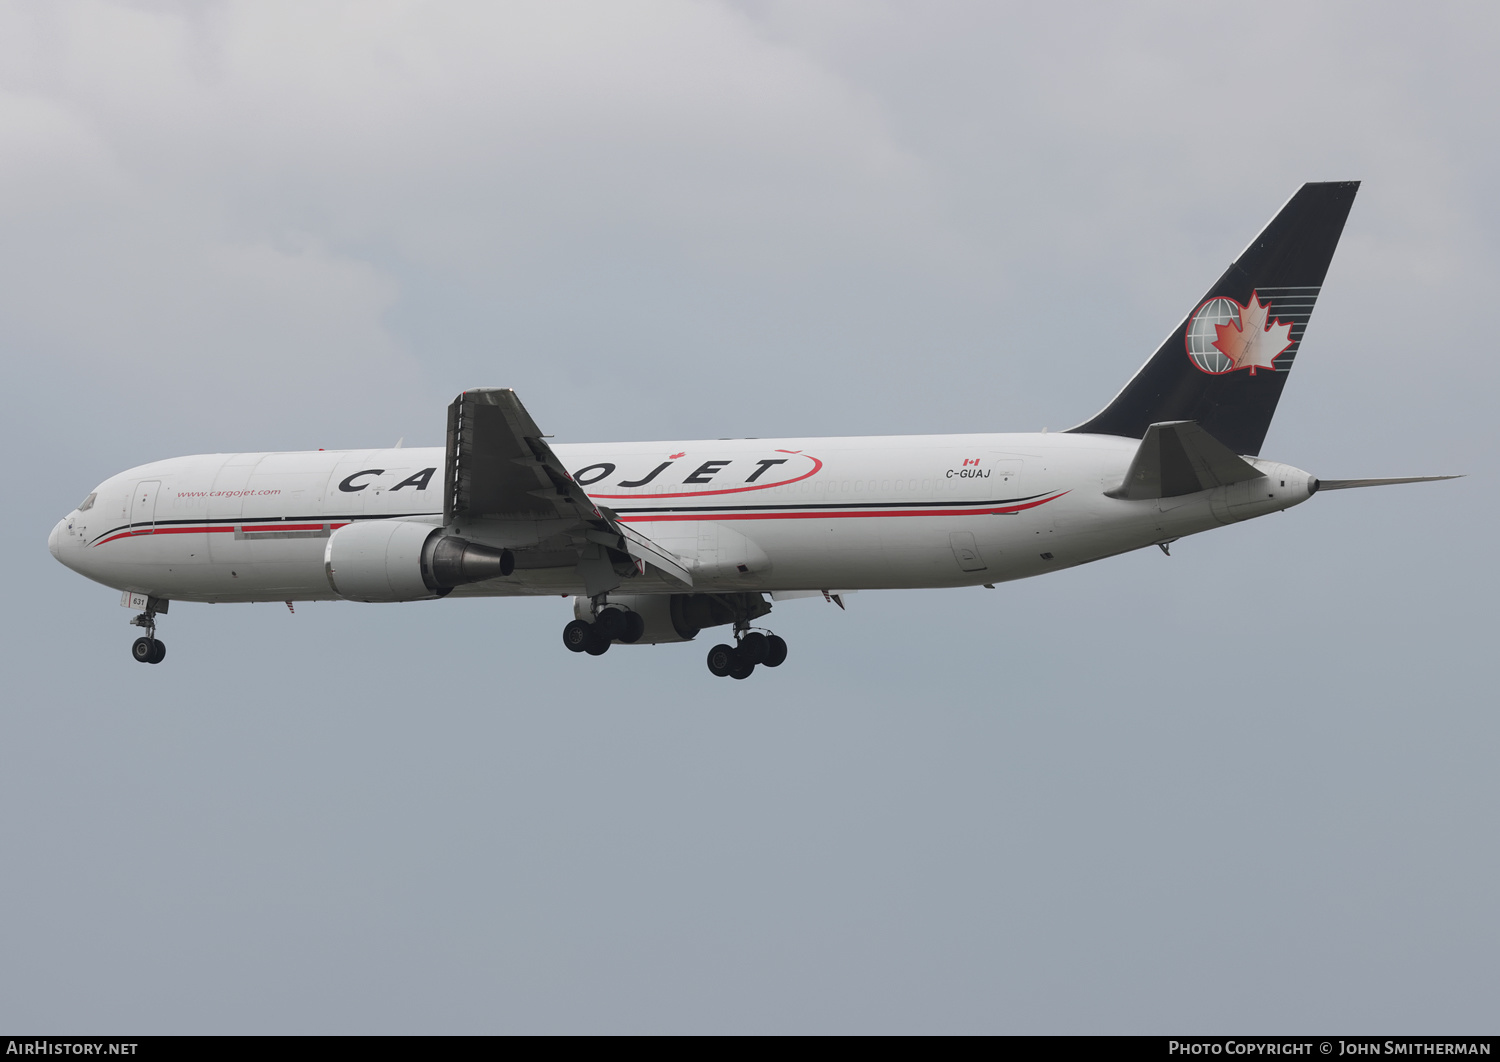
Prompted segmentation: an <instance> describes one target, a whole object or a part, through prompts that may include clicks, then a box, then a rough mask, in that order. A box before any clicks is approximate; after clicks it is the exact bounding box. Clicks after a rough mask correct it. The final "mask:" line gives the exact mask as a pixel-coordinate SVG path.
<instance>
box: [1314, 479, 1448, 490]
mask: <svg viewBox="0 0 1500 1062" xmlns="http://www.w3.org/2000/svg"><path fill="white" fill-rule="evenodd" d="M1463 478H1464V477H1463V476H1402V477H1400V478H1397V479H1317V480H1313V482H1314V483H1316V484H1317V486H1316V487H1315V488H1314V490H1348V489H1349V488H1350V487H1388V486H1390V485H1391V484H1392V483H1435V482H1437V481H1438V480H1440V479H1463Z"/></svg>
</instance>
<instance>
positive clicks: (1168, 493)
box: [1105, 420, 1265, 500]
mask: <svg viewBox="0 0 1500 1062" xmlns="http://www.w3.org/2000/svg"><path fill="white" fill-rule="evenodd" d="M1264 475H1265V473H1264V472H1261V471H1260V470H1259V469H1257V468H1256V467H1255V466H1254V465H1252V464H1250V462H1248V461H1246V460H1244V459H1243V458H1241V457H1240V456H1239V455H1237V454H1236V453H1235V452H1234V451H1233V450H1231V449H1229V447H1227V446H1225V445H1224V444H1223V443H1221V442H1219V440H1218V439H1215V438H1214V437H1213V436H1212V435H1210V434H1209V433H1208V432H1206V431H1204V430H1203V429H1202V428H1201V427H1199V426H1198V424H1197V423H1196V422H1194V421H1191V420H1172V421H1165V422H1163V423H1161V424H1153V425H1151V426H1150V427H1149V428H1147V429H1146V435H1145V438H1143V439H1142V440H1141V445H1140V448H1139V449H1137V450H1136V452H1135V457H1134V458H1132V459H1131V462H1130V469H1129V471H1127V472H1126V473H1125V482H1123V483H1121V484H1120V485H1119V486H1118V487H1116V488H1115V489H1114V490H1110V491H1105V494H1106V495H1108V496H1109V497H1111V498H1130V499H1132V500H1135V499H1142V498H1175V497H1177V496H1178V495H1181V494H1196V493H1197V492H1198V491H1200V490H1210V489H1212V488H1214V487H1224V486H1228V485H1229V484H1231V483H1239V482H1241V481H1242V480H1247V479H1258V478H1260V477H1262V476H1264Z"/></svg>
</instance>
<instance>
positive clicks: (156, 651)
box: [146, 641, 167, 664]
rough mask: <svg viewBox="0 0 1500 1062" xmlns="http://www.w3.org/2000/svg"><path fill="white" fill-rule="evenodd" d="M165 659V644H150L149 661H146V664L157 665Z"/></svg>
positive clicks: (156, 642)
mask: <svg viewBox="0 0 1500 1062" xmlns="http://www.w3.org/2000/svg"><path fill="white" fill-rule="evenodd" d="M166 658H167V643H166V642H162V641H153V642H152V643H151V659H150V660H147V661H146V663H148V664H159V663H161V662H162V661H163V660H165V659H166Z"/></svg>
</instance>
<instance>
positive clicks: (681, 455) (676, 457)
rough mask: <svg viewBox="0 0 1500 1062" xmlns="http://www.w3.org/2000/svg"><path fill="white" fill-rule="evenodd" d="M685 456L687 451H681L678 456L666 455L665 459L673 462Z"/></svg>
mask: <svg viewBox="0 0 1500 1062" xmlns="http://www.w3.org/2000/svg"><path fill="white" fill-rule="evenodd" d="M686 456H687V451H686V450H684V451H682V453H680V454H668V455H667V457H668V458H669V459H670V460H673V461H675V460H677V459H678V458H679V457H686Z"/></svg>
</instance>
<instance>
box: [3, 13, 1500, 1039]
mask: <svg viewBox="0 0 1500 1062" xmlns="http://www.w3.org/2000/svg"><path fill="white" fill-rule="evenodd" d="M1497 54H1500V14H1497V13H1496V9H1494V8H1493V7H1492V6H1489V5H1481V4H1444V3H1424V4H1421V5H1411V4H1395V3H1348V4H1309V3H1305V2H1303V3H1295V4H1291V3H1261V4H1256V5H1226V4H1209V3H1201V2H1199V3H1150V4H1134V5H1128V4H1068V3H1058V4H1048V5H1037V4H1024V5H1022V4H1018V5H1006V4H1000V3H945V2H933V0H924V2H922V3H914V2H913V3H887V2H879V0H860V2H857V3H855V2H848V3H840V2H831V0H830V2H810V0H804V2H801V3H780V2H774V0H765V2H744V3H737V4H734V3H714V2H696V3H690V2H677V0H635V2H632V3H628V4H621V3H604V2H600V3H583V4H580V3H571V2H562V0H548V2H546V3H536V4H492V3H484V4H479V3H473V4H469V3H447V4H417V3H401V2H395V0H391V2H379V3H377V2H372V0H359V2H354V0H350V2H344V3H334V2H326V3H319V2H311V3H310V2H307V0H298V2H295V3H291V2H286V3H280V2H273V0H255V2H216V3H200V4H177V3H149V2H139V3H106V2H92V3H87V2H77V3H74V2H57V0H45V2H44V0H36V2H7V3H0V370H3V372H4V380H5V386H4V389H3V392H0V394H3V400H4V417H3V421H0V430H3V432H4V440H5V447H6V453H7V454H8V455H9V462H10V465H11V467H10V469H9V472H8V475H7V481H8V483H9V484H10V487H9V490H8V491H7V492H6V498H7V501H6V502H5V505H6V511H7V514H8V518H7V519H6V520H5V521H4V522H3V525H0V535H3V536H4V548H3V550H0V557H3V561H0V563H3V565H4V584H5V586H6V589H7V594H6V599H7V602H8V607H7V608H6V609H5V616H4V620H3V625H4V626H3V630H4V634H5V644H6V645H7V646H8V648H9V651H8V652H7V653H5V654H4V658H5V663H4V664H3V668H4V672H3V673H4V688H5V691H6V694H5V698H4V708H3V710H0V1028H3V1029H4V1030H9V1031H22V1030H24V1031H27V1032H35V1031H41V1032H92V1033H112V1032H113V1033H126V1032H133V1033H186V1032H288V1033H295V1032H319V1033H327V1032H403V1033H416V1032H538V1031H547V1032H564V1031H573V1032H695V1031H714V1032H947V1031H951V1032H976V1031H980V1032H1092V1033H1103V1032H1159V1033H1168V1032H1178V1033H1185V1032H1211V1031H1218V1032H1233V1033H1248V1032H1257V1031H1258V1032H1320V1031H1329V1032H1333V1031H1343V1032H1356V1031H1360V1032H1375V1033H1399V1032H1410V1033H1435V1032H1453V1033H1473V1032H1479V1031H1488V1032H1494V1031H1495V1016H1496V1006H1495V1000H1496V999H1500V913H1497V902H1496V899H1495V897H1496V896H1497V895H1500V842H1497V840H1496V838H1497V829H1496V818H1497V813H1500V781H1497V775H1496V771H1495V760H1496V753H1497V746H1500V724H1497V720H1496V696H1495V693H1494V681H1493V674H1494V667H1493V657H1494V653H1495V651H1496V650H1495V647H1494V642H1495V640H1496V634H1497V624H1496V621H1495V619H1494V602H1495V591H1496V561H1495V555H1494V551H1493V548H1492V544H1491V542H1490V541H1489V539H1490V537H1491V535H1492V534H1493V530H1494V528H1495V527H1496V524H1497V516H1500V513H1497V505H1496V503H1495V495H1494V490H1493V486H1494V473H1495V470H1496V456H1495V455H1496V451H1497V447H1500V438H1497V436H1500V431H1497V428H1496V422H1495V415H1494V412H1493V406H1494V403H1495V396H1496V393H1497V384H1500V372H1497V368H1496V357H1495V354H1494V351H1493V349H1492V348H1493V346H1494V343H1493V342H1492V341H1490V340H1487V339H1486V338H1485V336H1486V335H1487V333H1486V332H1485V329H1486V328H1487V326H1488V321H1489V317H1490V315H1491V308H1492V303H1493V301H1494V292H1495V291H1496V289H1497V288H1500V265H1497V255H1496V251H1497V246H1500V210H1497V207H1496V203H1495V189H1496V187H1500V137H1497V135H1496V131H1497V127H1500V113H1497V102H1500V93H1497V78H1500V74H1497V67H1496V64H1495V56H1496V55H1497ZM1348 178H1357V179H1360V180H1363V181H1364V182H1365V184H1364V186H1363V189H1362V190H1361V193H1360V196H1359V199H1358V201H1357V203H1356V204H1355V207H1354V211H1353V214H1352V215H1351V218H1350V221H1349V224H1348V228H1347V229H1346V231H1345V236H1344V240H1343V243H1342V245H1341V247H1340V249H1339V252H1338V255H1337V256H1336V257H1335V259H1334V263H1333V267H1332V270H1331V272H1330V273H1329V276H1328V280H1327V284H1326V286H1325V288H1324V291H1323V295H1322V299H1321V300H1320V302H1319V306H1318V310H1317V314H1316V315H1315V317H1314V320H1313V323H1312V325H1311V327H1310V329H1309V331H1308V335H1307V338H1306V341H1305V343H1304V345H1303V348H1302V356H1301V357H1300V358H1299V359H1298V362H1297V370H1296V374H1295V376H1294V378H1293V379H1292V380H1291V381H1290V384H1289V386H1288V388H1287V391H1286V394H1285V397H1284V399H1283V401H1282V403H1281V409H1280V413H1279V415H1278V419H1277V420H1276V422H1275V423H1274V424H1273V426H1272V429H1271V433H1270V436H1269V438H1268V440H1267V443H1266V447H1265V450H1264V451H1263V453H1264V454H1265V455H1266V456H1268V457H1271V458H1274V459H1277V460H1284V461H1288V462H1290V463H1292V464H1295V465H1298V466H1300V467H1303V468H1306V469H1308V470H1310V471H1312V472H1313V473H1314V474H1316V475H1320V476H1323V477H1325V478H1346V477H1353V476H1380V475H1413V474H1430V473H1445V472H1463V473H1468V474H1469V478H1467V479H1464V480H1460V481H1457V482H1453V483H1447V484H1436V485H1423V486H1414V487H1396V488H1390V489H1388V490H1371V491H1359V492H1343V493H1339V494H1330V495H1322V496H1319V497H1317V498H1315V499H1313V500H1312V501H1311V502H1309V503H1308V504H1306V505H1304V506H1302V507H1300V508H1298V509H1295V510H1293V511H1291V512H1289V513H1287V514H1283V515H1277V516H1271V517H1266V518H1263V519H1261V520H1257V521H1252V522H1250V523H1248V524H1244V525H1239V526H1236V527H1232V528H1226V529H1223V530H1220V531H1217V532H1214V533H1212V534H1209V535H1204V536H1201V537H1199V538H1195V539H1191V540H1185V541H1183V542H1181V543H1179V544H1178V545H1177V547H1176V548H1175V549H1174V550H1173V555H1172V557H1171V558H1170V559H1169V558H1165V557H1163V556H1161V554H1160V553H1159V552H1157V551H1156V550H1149V551H1142V552H1140V553H1136V554H1132V555H1129V556H1125V557H1120V558H1116V559H1113V560H1109V561H1104V562H1101V563H1099V564H1095V565H1091V566H1086V567H1084V568H1080V569H1074V570H1071V571H1067V572H1062V573H1058V574H1055V575H1051V576H1048V577H1046V578H1044V579H1039V580H1032V581H1028V582H1022V583H1014V584H1009V585H1002V586H1001V587H1000V588H999V589H998V590H994V591H987V590H980V589H974V590H958V591H925V592H899V593H898V592H890V593H863V594H859V595H857V596H855V597H853V598H851V599H850V608H849V610H848V612H847V613H841V612H839V611H838V610H837V609H836V608H833V607H831V606H829V605H827V604H825V603H823V602H822V601H820V600H819V601H797V602H790V603H785V604H783V605H778V606H777V609H776V612H775V614H774V616H773V617H772V619H773V620H774V621H775V622H774V623H773V624H772V625H773V626H774V627H775V629H777V630H778V631H779V632H780V633H782V634H783V635H785V636H786V637H787V638H788V640H789V642H790V643H791V658H790V659H789V660H788V662H787V664H786V665H785V666H784V667H782V668H781V669H780V670H779V671H777V672H772V673H765V674H757V675H756V676H755V677H754V678H753V679H752V680H751V681H748V682H744V683H726V682H724V681H721V680H717V679H714V678H713V677H712V676H710V675H709V673H708V671H707V670H706V668H705V667H704V666H703V659H702V658H703V654H704V652H705V651H706V648H707V641H711V640H712V639H708V638H707V636H705V638H700V640H699V642H696V643H693V644H692V645H689V646H662V647H642V648H638V649H635V650H616V651H614V652H611V653H609V654H608V655H607V656H606V657H603V658H599V659H595V658H591V657H578V656H573V655H571V654H569V653H567V652H566V651H565V650H564V649H563V646H562V644H561V639H560V637H559V631H560V629H561V626H562V624H563V623H564V622H565V620H566V619H567V618H568V617H569V610H568V608H567V605H566V603H564V602H561V601H559V600H556V599H544V600H537V601H513V602H506V601H456V602H440V603H424V604H412V605H401V606H372V605H355V604H348V603H339V604H319V605H306V606H301V607H299V608H298V610H297V613H296V615H289V614H288V613H287V611H286V609H285V608H284V607H283V606H281V605H279V604H278V605H274V606H271V605H256V606H212V607H210V606H187V605H179V606H178V607H177V608H174V609H173V610H172V612H171V614H170V615H169V616H168V617H167V618H166V619H165V621H164V623H163V626H162V628H161V635H162V637H163V639H164V640H165V641H166V642H167V643H168V644H169V645H170V646H171V650H170V656H169V658H168V660H167V662H166V663H165V664H163V665H162V666H160V667H156V668H142V667H140V666H139V665H137V664H135V663H133V662H132V661H131V660H130V659H129V655H128V645H129V642H130V640H131V638H132V636H133V634H134V633H135V632H134V631H133V629H132V628H129V627H127V626H126V621H127V620H128V618H129V615H130V614H129V613H128V612H126V610H124V609H121V608H120V607H119V606H118V594H116V593H115V592H113V591H110V590H108V589H106V588H104V587H100V586H98V585H95V584H92V583H89V582H87V581H85V580H83V579H81V578H80V577H78V576H76V575H74V574H73V573H71V572H69V571H68V570H66V569H64V568H63V567H62V566H60V565H58V564H56V563H55V562H54V561H53V560H52V559H51V557H49V556H48V554H47V552H46V546H45V541H46V537H47V532H48V530H49V529H50V528H51V526H52V524H53V523H54V522H55V521H56V520H57V518H58V517H59V516H61V515H63V514H64V513H65V512H66V511H67V510H68V509H69V508H70V507H71V506H73V505H75V504H76V503H77V502H78V501H79V500H80V499H81V498H82V497H83V496H84V495H85V494H86V493H87V492H88V491H89V489H91V488H92V487H93V485H94V484H95V483H97V482H98V481H99V480H101V479H103V478H105V477H106V476H108V475H111V474H113V473H115V472H117V471H120V470H123V469H125V468H127V467H130V466H132V465H136V464H140V463H142V462H146V461H150V460H155V459H158V458H163V457H170V456H175V455H179V454H185V453H196V452H210V451H235V450H290V449H310V448H316V447H320V446H325V447H354V446H381V445H389V444H391V443H393V442H395V441H396V439H397V438H398V437H403V436H404V437H405V439H406V442H407V444H408V445H415V444H431V445H437V444H439V443H440V442H441V438H442V431H443V425H444V407H445V405H446V403H447V402H448V401H449V400H450V399H451V398H452V396H453V395H454V394H455V393H457V392H458V391H459V390H461V389H463V388H466V387H473V386H511V387H515V388H516V389H517V390H518V391H519V392H520V394H521V396H522V398H523V399H524V400H525V401H526V402H527V404H528V406H529V408H530V409H531V411H532V413H533V414H534V415H535V416H536V418H537V419H538V421H539V422H540V423H541V424H542V425H543V427H544V428H545V429H546V430H547V431H549V432H551V433H553V434H554V435H555V436H556V437H557V438H558V439H559V440H565V441H587V440H613V439H634V438H663V437H666V438H687V439H691V438H697V437H720V436H739V435H754V436H773V435H778V434H788V435H791V434H797V435H825V434H826V435H837V434H884V433H922V432H966V431H1006V430H1020V431H1031V430H1040V429H1041V428H1043V427H1051V428H1052V429H1054V430H1055V429H1060V428H1064V427H1067V426H1069V425H1071V424H1074V423H1077V422H1078V421H1080V420H1082V419H1084V418H1085V417H1087V416H1088V415H1090V414H1092V413H1093V412H1094V411H1095V410H1097V409H1098V408H1099V407H1100V406H1101V405H1102V404H1103V403H1104V402H1105V401H1106V400H1107V399H1108V398H1109V397H1110V396H1111V395H1112V394H1113V393H1114V392H1115V391H1116V390H1117V389H1118V387H1119V386H1120V385H1121V384H1122V383H1123V382H1124V380H1125V379H1126V378H1127V377H1128V376H1129V374H1130V373H1131V372H1133V371H1134V370H1135V368H1136V367H1137V366H1138V365H1139V363H1140V362H1141V361H1142V360H1143V359H1144V358H1145V357H1146V355H1147V354H1148V353H1149V352H1150V351H1151V350H1153V349H1154V348H1155V346H1156V344H1157V343H1158V342H1159V341H1160V339H1161V337H1162V336H1163V335H1165V334H1166V333H1167V332H1168V331H1169V330H1170V329H1171V328H1172V327H1173V326H1174V325H1175V324H1176V323H1177V321H1178V320H1179V319H1180V318H1181V317H1182V315H1183V314H1184V313H1186V312H1187V311H1188V310H1190V309H1191V308H1192V306H1193V304H1194V300H1195V299H1197V297H1198V296H1199V295H1200V294H1201V292H1202V291H1203V289H1204V288H1205V287H1206V286H1207V285H1208V283H1210V282H1211V281H1212V280H1213V279H1214V278H1215V277H1217V276H1218V274H1219V273H1220V272H1221V271H1222V269H1223V268H1224V266H1225V264H1226V263H1227V262H1228V261H1229V260H1230V259H1232V258H1233V256H1234V255H1235V254H1236V253H1237V252H1238V251H1239V250H1240V248H1241V247H1242V246H1243V245H1244V244H1245V243H1246V242H1247V241H1248V240H1249V238H1250V237H1251V236H1252V235H1253V234H1254V233H1255V231H1256V229H1257V228H1258V226H1259V225H1261V224H1262V223H1263V222H1264V221H1265V220H1266V219H1267V218H1269V217H1270V215H1271V214H1272V213H1273V212H1274V211H1275V209H1276V208H1277V207H1278V206H1279V205H1280V203H1281V202H1282V201H1283V200H1285V199H1286V197H1287V196H1288V195H1290V194H1291V193H1292V191H1294V190H1295V188H1296V187H1297V186H1298V185H1299V184H1300V183H1301V182H1303V181H1305V180H1329V179H1348Z"/></svg>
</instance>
